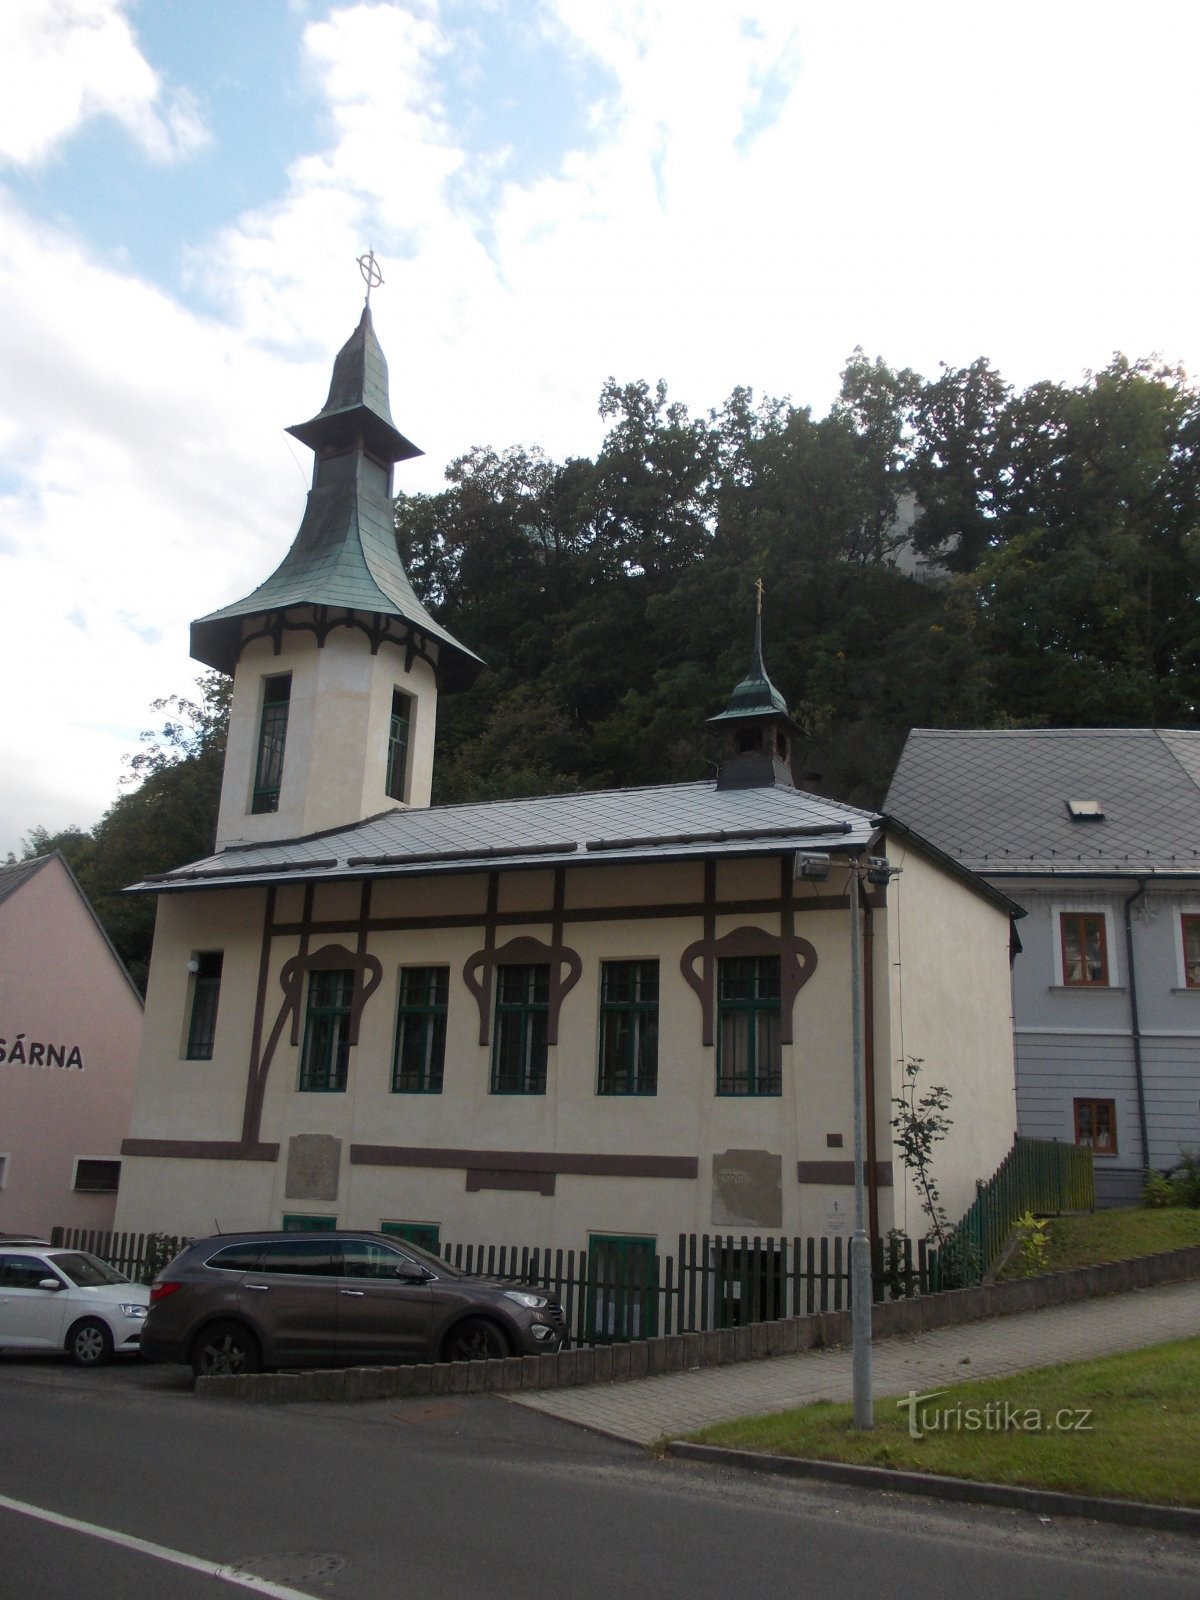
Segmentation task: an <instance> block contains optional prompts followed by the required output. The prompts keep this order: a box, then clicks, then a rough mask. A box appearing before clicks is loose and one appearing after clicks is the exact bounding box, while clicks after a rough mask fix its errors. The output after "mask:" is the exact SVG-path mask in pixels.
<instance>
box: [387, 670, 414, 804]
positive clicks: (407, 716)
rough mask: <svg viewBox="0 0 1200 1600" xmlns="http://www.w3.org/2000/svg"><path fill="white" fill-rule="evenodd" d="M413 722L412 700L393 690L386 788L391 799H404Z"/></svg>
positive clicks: (389, 723)
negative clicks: (409, 740)
mask: <svg viewBox="0 0 1200 1600" xmlns="http://www.w3.org/2000/svg"><path fill="white" fill-rule="evenodd" d="M411 724H412V701H411V700H410V699H409V697H408V696H407V695H406V694H401V693H400V691H399V689H393V690H392V714H391V717H390V719H389V721H388V748H387V781H386V783H385V784H384V790H385V793H386V794H387V796H388V798H389V799H390V800H401V801H402V800H403V799H404V791H405V780H406V778H407V776H408V736H409V729H410V727H411Z"/></svg>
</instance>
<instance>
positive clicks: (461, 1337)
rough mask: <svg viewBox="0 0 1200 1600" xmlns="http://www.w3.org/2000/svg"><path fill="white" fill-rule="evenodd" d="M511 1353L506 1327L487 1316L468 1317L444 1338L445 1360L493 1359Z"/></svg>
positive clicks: (443, 1352) (443, 1356)
mask: <svg viewBox="0 0 1200 1600" xmlns="http://www.w3.org/2000/svg"><path fill="white" fill-rule="evenodd" d="M511 1354H512V1350H511V1347H510V1345H509V1342H508V1335H507V1334H506V1333H505V1332H504V1329H503V1328H498V1327H497V1326H496V1324H495V1323H494V1322H489V1321H488V1320H487V1318H486V1317H467V1319H466V1320H465V1321H464V1322H460V1323H458V1324H457V1325H456V1326H455V1327H453V1328H451V1329H450V1332H449V1333H448V1334H447V1335H446V1337H445V1338H444V1339H443V1340H442V1360H443V1361H491V1360H495V1359H497V1358H499V1357H502V1356H507V1355H511Z"/></svg>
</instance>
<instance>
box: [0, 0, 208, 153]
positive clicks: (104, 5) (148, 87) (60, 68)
mask: <svg viewBox="0 0 1200 1600" xmlns="http://www.w3.org/2000/svg"><path fill="white" fill-rule="evenodd" d="M122 12H123V6H122V3H121V0H4V4H3V5H0V162H4V163H8V164H12V165H16V166H31V165H36V164H38V163H40V162H44V161H45V160H47V159H48V158H49V157H50V156H51V155H53V154H54V153H55V152H56V151H57V150H58V149H59V147H60V146H61V145H62V144H63V142H64V141H65V140H66V139H68V138H69V137H70V136H71V134H72V133H74V132H75V130H76V129H77V128H78V127H80V126H81V125H82V124H83V123H84V122H86V121H87V120H88V119H89V118H91V117H112V118H114V119H115V120H116V121H117V122H119V123H120V124H121V126H122V127H123V128H124V129H125V130H126V132H127V133H129V135H130V136H131V137H132V138H133V139H134V140H135V141H136V142H137V143H138V144H139V145H140V146H141V148H142V150H143V151H144V152H145V154H146V155H147V156H149V157H150V159H151V160H153V161H163V162H166V161H175V160H178V159H179V158H181V157H183V156H187V155H190V154H191V153H192V152H193V151H194V150H196V149H198V148H199V147H200V146H201V145H203V144H204V143H205V142H206V141H207V138H208V134H207V132H206V130H205V127H204V124H203V122H202V120H201V118H200V116H199V113H198V111H197V109H196V105H195V101H194V99H193V97H192V96H191V95H190V94H188V93H187V91H186V90H174V91H168V90H167V89H166V88H165V87H164V85H163V83H162V82H161V80H160V78H159V76H158V74H157V73H156V72H155V71H154V69H153V68H152V67H151V66H150V64H149V62H148V61H147V60H146V58H145V57H144V56H143V55H142V53H141V51H140V50H139V49H138V46H137V42H136V40H135V38H134V35H133V30H132V29H131V28H130V25H129V23H128V21H127V20H126V18H125V16H124V15H123V14H122Z"/></svg>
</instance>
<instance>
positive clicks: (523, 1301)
mask: <svg viewBox="0 0 1200 1600" xmlns="http://www.w3.org/2000/svg"><path fill="white" fill-rule="evenodd" d="M504 1298H505V1299H506V1300H515V1301H516V1302H517V1304H518V1305H519V1306H524V1307H525V1309H526V1311H541V1310H543V1309H544V1308H545V1307H546V1306H548V1305H549V1304H550V1302H549V1300H547V1298H546V1296H545V1295H544V1294H530V1293H529V1291H528V1290H527V1289H505V1290H504Z"/></svg>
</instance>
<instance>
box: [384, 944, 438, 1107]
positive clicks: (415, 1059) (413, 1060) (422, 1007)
mask: <svg viewBox="0 0 1200 1600" xmlns="http://www.w3.org/2000/svg"><path fill="white" fill-rule="evenodd" d="M449 993H450V968H449V967H404V968H403V969H402V970H401V973H400V1002H399V1008H398V1011H397V1017H396V1053H395V1056H394V1058H393V1061H392V1093H393V1094H441V1092H442V1071H443V1068H444V1067H445V1064H446V1005H447V999H448V996H449Z"/></svg>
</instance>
